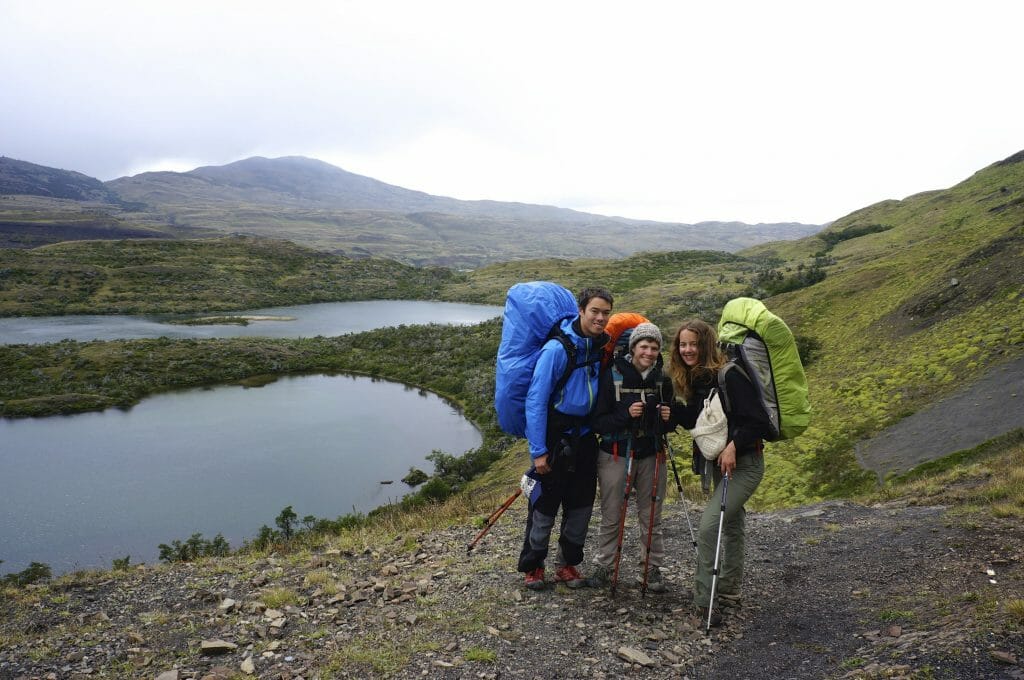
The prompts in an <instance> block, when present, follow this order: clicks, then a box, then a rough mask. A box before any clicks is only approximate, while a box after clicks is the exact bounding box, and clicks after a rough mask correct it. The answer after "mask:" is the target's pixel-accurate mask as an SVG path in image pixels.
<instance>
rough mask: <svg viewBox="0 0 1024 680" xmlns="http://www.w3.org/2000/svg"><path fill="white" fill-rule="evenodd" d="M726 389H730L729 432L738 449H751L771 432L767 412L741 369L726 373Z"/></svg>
mask: <svg viewBox="0 0 1024 680" xmlns="http://www.w3.org/2000/svg"><path fill="white" fill-rule="evenodd" d="M725 389H726V390H728V391H729V405H730V407H731V411H730V412H729V414H728V416H729V434H730V436H731V437H732V439H733V441H734V442H735V443H736V450H737V451H742V450H744V449H749V448H750V447H752V446H753V445H754V442H756V441H757V440H758V439H764V438H765V437H766V436H767V435H768V434H769V433H770V432H771V426H770V424H769V423H768V419H767V414H766V413H765V412H764V409H762V408H761V406H760V404H758V399H757V392H755V391H754V386H753V385H751V384H750V380H748V379H747V377H746V376H745V375H743V373H742V372H741V371H738V370H735V369H733V370H731V371H729V372H728V373H726V375H725Z"/></svg>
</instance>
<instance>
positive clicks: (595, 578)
mask: <svg viewBox="0 0 1024 680" xmlns="http://www.w3.org/2000/svg"><path fill="white" fill-rule="evenodd" d="M611 583H612V572H611V569H609V568H608V567H606V566H604V565H603V564H598V565H596V566H595V567H594V571H592V572H591V573H590V576H589V577H588V578H587V585H588V586H589V587H591V588H607V587H608V586H610V585H611Z"/></svg>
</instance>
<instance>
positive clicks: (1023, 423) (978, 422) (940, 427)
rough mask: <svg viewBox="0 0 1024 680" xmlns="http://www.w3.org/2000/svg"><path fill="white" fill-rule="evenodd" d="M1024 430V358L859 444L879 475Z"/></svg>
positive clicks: (862, 459)
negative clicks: (1012, 431) (1010, 432)
mask: <svg viewBox="0 0 1024 680" xmlns="http://www.w3.org/2000/svg"><path fill="white" fill-rule="evenodd" d="M1015 428H1024V357H1020V358H1018V359H1015V360H1011V361H1009V362H1006V363H1003V364H1000V365H998V366H995V367H993V368H992V369H991V370H989V371H988V372H987V373H986V374H985V375H984V376H982V377H981V378H979V379H978V380H977V381H975V382H974V383H971V384H970V385H966V386H965V387H964V388H963V389H960V390H958V391H957V392H956V393H955V394H953V395H951V396H949V397H947V398H945V399H942V400H941V401H938V402H936V403H934V404H932V405H931V406H929V407H927V408H925V409H922V410H921V411H918V412H917V413H915V414H913V415H911V416H909V417H907V418H904V419H903V420H901V421H900V422H898V423H896V424H895V425H893V426H892V427H890V428H888V429H886V430H884V431H882V432H881V433H879V434H878V435H876V436H875V437H872V438H871V439H866V440H864V441H863V442H861V443H860V444H858V445H857V460H858V462H860V464H861V465H862V466H863V467H864V468H865V469H868V470H872V471H874V472H876V473H878V477H879V479H884V478H885V476H886V475H888V474H890V473H893V472H906V471H907V470H909V469H910V468H912V467H914V466H915V465H919V464H921V463H924V462H926V461H929V460H934V459H936V458H941V457H943V456H946V455H949V454H951V453H954V452H956V451H961V450H963V449H970V448H974V447H975V446H977V445H978V444H981V443H982V442H984V441H987V440H989V439H992V438H993V437H997V436H999V435H1001V434H1004V433H1006V432H1009V431H1010V430H1013V429H1015Z"/></svg>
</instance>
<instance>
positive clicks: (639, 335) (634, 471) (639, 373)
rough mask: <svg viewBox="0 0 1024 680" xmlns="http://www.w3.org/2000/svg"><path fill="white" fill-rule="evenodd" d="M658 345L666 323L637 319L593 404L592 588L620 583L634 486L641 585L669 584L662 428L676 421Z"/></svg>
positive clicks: (652, 588)
mask: <svg viewBox="0 0 1024 680" xmlns="http://www.w3.org/2000/svg"><path fill="white" fill-rule="evenodd" d="M661 347H662V336H661V330H659V328H658V327H657V326H656V325H654V324H653V323H649V322H645V323H640V324H638V325H637V326H635V327H634V328H632V330H631V331H630V335H629V338H628V349H627V350H626V351H625V352H623V353H622V355H621V356H617V357H615V358H613V359H612V361H611V363H610V364H609V365H608V366H606V367H605V368H604V370H603V371H602V373H601V387H600V390H599V392H598V401H597V408H596V409H595V411H594V429H595V430H597V431H598V433H599V434H600V435H601V448H600V450H599V451H598V454H597V476H598V480H599V484H600V488H601V527H600V529H599V531H598V536H597V549H596V553H595V555H594V569H593V573H592V574H591V577H590V578H589V579H587V582H588V585H590V586H592V587H603V586H609V585H610V586H611V588H612V591H613V592H614V589H615V587H616V585H617V583H618V576H619V573H618V572H619V564H620V561H621V557H622V540H623V532H624V530H625V526H624V525H625V519H626V513H627V507H628V502H629V493H630V489H631V488H635V489H636V500H637V503H636V505H637V513H638V519H639V522H638V525H639V529H640V546H641V548H640V563H641V564H642V565H644V573H645V579H644V581H643V586H644V588H645V590H647V591H650V592H652V593H661V592H664V591H665V581H664V579H663V577H662V573H661V566H662V564H663V563H664V561H665V544H664V539H663V537H662V530H661V509H662V502H663V501H664V498H665V483H666V479H667V470H666V465H665V461H666V459H665V455H664V451H663V450H662V443H661V442H662V438H661V434H662V433H663V432H665V431H668V430H670V429H672V428H673V427H674V425H670V424H669V418H670V417H671V408H670V404H671V403H672V401H673V396H672V384H671V382H670V381H669V380H668V379H667V377H666V376H665V375H664V373H663V370H662V366H663V360H662V357H661Z"/></svg>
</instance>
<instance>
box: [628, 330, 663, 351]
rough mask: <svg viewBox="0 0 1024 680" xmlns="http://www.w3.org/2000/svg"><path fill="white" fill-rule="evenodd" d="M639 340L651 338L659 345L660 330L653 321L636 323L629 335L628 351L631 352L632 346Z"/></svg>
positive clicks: (660, 343)
mask: <svg viewBox="0 0 1024 680" xmlns="http://www.w3.org/2000/svg"><path fill="white" fill-rule="evenodd" d="M641 340H653V341H654V342H656V343H658V346H659V347H661V345H662V342H661V331H660V330H658V327H657V326H655V325H654V324H653V323H640V324H637V325H636V328H634V329H633V332H632V333H631V334H630V336H629V351H630V352H632V351H633V346H634V345H636V343H638V342H640V341H641Z"/></svg>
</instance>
